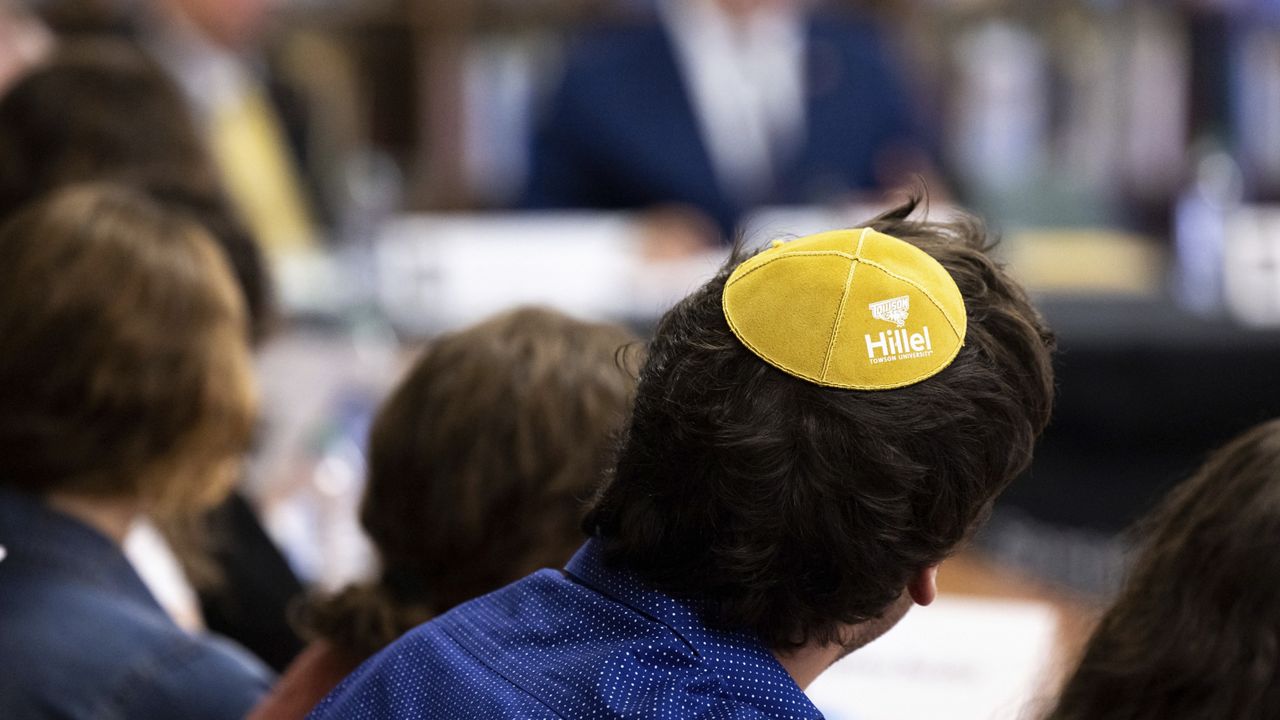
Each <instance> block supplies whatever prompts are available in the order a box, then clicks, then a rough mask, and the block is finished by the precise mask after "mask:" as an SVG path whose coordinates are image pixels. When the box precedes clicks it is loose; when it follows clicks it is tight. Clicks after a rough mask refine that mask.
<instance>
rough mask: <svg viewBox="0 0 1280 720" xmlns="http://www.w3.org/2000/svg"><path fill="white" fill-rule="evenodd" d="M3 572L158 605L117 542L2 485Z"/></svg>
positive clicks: (0, 538) (0, 565) (0, 561)
mask: <svg viewBox="0 0 1280 720" xmlns="http://www.w3.org/2000/svg"><path fill="white" fill-rule="evenodd" d="M0 546H4V549H5V553H4V558H3V559H0V572H2V571H4V570H5V569H7V567H26V568H36V569H38V570H39V571H40V572H41V573H42V574H49V575H56V576H59V577H63V578H67V579H69V580H72V581H74V582H80V583H87V584H91V585H94V586H95V587H98V588H101V589H103V590H107V591H110V592H116V593H119V594H123V595H126V596H128V597H130V598H131V599H133V600H136V601H138V602H145V603H146V604H147V605H150V606H154V607H157V608H158V607H159V605H157V604H156V601H155V598H154V597H153V596H152V595H151V592H150V591H149V590H147V587H146V585H144V584H143V582H142V580H141V579H140V578H139V577H138V574H137V572H135V571H134V569H133V566H132V565H130V564H129V561H128V559H126V558H125V555H124V552H123V551H122V550H121V549H120V547H119V546H118V545H116V543H114V542H112V541H111V540H110V539H109V538H107V537H106V536H105V535H103V534H102V533H99V532H98V531H96V530H94V529H93V528H91V527H89V526H88V525H85V524H84V523H82V522H80V521H79V520H76V519H75V518H72V517H70V516H69V515H65V514H63V513H60V512H58V511H56V510H54V509H52V508H50V507H49V506H48V505H46V504H45V503H44V502H43V501H41V500H40V499H39V498H36V497H33V496H31V495H28V494H26V493H23V492H20V491H17V490H13V489H10V488H4V487H0Z"/></svg>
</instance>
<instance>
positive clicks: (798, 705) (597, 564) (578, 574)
mask: <svg viewBox="0 0 1280 720" xmlns="http://www.w3.org/2000/svg"><path fill="white" fill-rule="evenodd" d="M565 572H567V573H568V574H569V575H570V576H571V577H572V578H573V579H575V580H577V581H578V582H580V583H582V584H583V585H586V586H587V587H590V588H591V589H593V590H595V591H596V592H599V593H601V594H603V595H607V596H609V597H611V598H613V599H614V600H616V601H617V602H620V603H622V604H624V605H626V606H628V607H630V608H631V609H633V610H635V611H637V612H639V613H642V614H644V615H646V616H648V617H650V618H652V619H653V620H655V621H657V622H659V623H662V624H663V625H666V626H667V627H669V628H671V629H672V630H673V631H674V632H675V633H676V634H677V635H678V636H679V637H680V638H681V640H683V641H684V642H685V643H686V644H688V645H689V647H690V648H691V649H692V650H693V651H694V652H695V653H697V654H698V656H699V657H701V658H702V660H703V662H706V663H707V664H708V665H710V666H711V667H712V668H714V669H715V671H716V674H717V675H719V676H720V677H721V678H722V679H723V681H724V683H725V686H726V688H727V689H728V690H729V691H730V692H731V693H733V694H734V695H735V696H736V697H737V698H738V699H739V700H740V701H742V702H748V703H750V704H752V705H754V706H755V707H757V708H759V709H760V710H762V711H765V712H767V713H770V714H771V715H774V716H785V717H808V718H818V719H821V718H822V713H821V712H819V711H818V709H817V708H816V707H814V706H813V704H812V703H811V702H810V701H809V698H808V697H807V696H806V695H805V694H804V691H803V690H801V689H800V686H799V685H796V682H795V680H794V679H793V678H792V677H791V675H790V674H788V673H787V671H786V669H785V668H783V667H782V664H781V663H779V662H778V660H777V658H775V657H774V656H773V653H771V652H769V650H768V648H766V647H765V646H764V645H763V644H762V643H761V642H760V640H759V638H757V637H756V636H755V635H754V634H753V633H750V632H747V631H744V630H737V631H734V630H721V629H717V628H713V627H710V626H708V625H707V624H706V622H705V621H704V620H703V615H704V612H703V610H702V607H701V604H700V603H699V602H697V601H695V600H687V599H681V598H675V597H672V596H670V595H667V594H665V593H662V592H659V591H657V590H654V589H652V588H650V587H648V586H647V585H646V584H645V583H644V582H643V581H642V580H641V579H640V578H639V577H637V576H636V575H635V574H634V573H632V572H630V571H628V570H626V569H624V568H617V567H610V566H608V565H606V564H605V560H604V548H603V545H602V543H601V542H600V541H599V540H596V539H591V540H588V541H587V542H586V544H584V545H583V546H582V548H581V549H579V550H578V552H577V554H575V555H574V556H573V558H572V559H571V560H570V561H569V564H568V565H566V566H565ZM726 648H728V649H731V650H732V651H733V652H732V653H724V652H722V651H723V650H725V649H726ZM728 656H738V657H741V656H745V657H749V658H751V659H752V661H753V662H752V665H753V668H752V672H741V668H740V667H733V666H731V665H728V664H725V663H724V662H723V661H722V658H724V657H728ZM733 665H738V663H733Z"/></svg>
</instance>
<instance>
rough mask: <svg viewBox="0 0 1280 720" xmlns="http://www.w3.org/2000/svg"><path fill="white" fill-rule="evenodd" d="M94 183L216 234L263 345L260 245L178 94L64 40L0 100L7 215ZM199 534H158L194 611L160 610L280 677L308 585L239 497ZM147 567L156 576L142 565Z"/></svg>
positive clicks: (133, 65) (0, 172)
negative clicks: (119, 188) (192, 595)
mask: <svg viewBox="0 0 1280 720" xmlns="http://www.w3.org/2000/svg"><path fill="white" fill-rule="evenodd" d="M95 181H111V182H116V183H122V184H127V185H129V186H132V187H136V188H139V189H141V190H144V191H146V192H147V194H148V195H149V196H150V197H151V199H152V200H154V201H156V202H158V203H160V204H161V205H163V206H165V207H166V208H169V209H172V210H174V211H176V212H181V213H183V214H186V215H188V216H190V217H191V218H193V219H194V220H196V221H197V222H198V223H199V224H201V225H202V226H203V227H204V229H205V230H207V231H209V232H210V233H211V234H212V236H213V238H214V240H215V241H217V243H218V245H219V246H220V249H221V250H222V251H223V252H224V254H225V257H226V258H227V260H228V261H229V262H230V264H231V267H232V270H233V272H234V274H235V278H236V281H237V286H238V288H239V290H240V291H241V294H242V296H243V299H244V302H245V305H246V307H247V310H248V318H249V323H248V337H249V339H250V340H251V342H252V343H253V344H255V345H256V344H257V343H259V342H261V341H262V340H264V339H265V338H266V336H267V335H268V333H269V331H270V329H271V328H272V326H273V325H274V320H275V313H274V308H273V302H272V291H271V282H270V278H269V276H268V274H267V269H266V267H265V262H264V260H263V258H262V255H261V252H260V251H259V249H258V245H257V243H256V241H255V239H254V237H253V236H252V235H251V234H250V233H249V231H248V230H247V229H246V228H245V227H244V225H243V223H241V222H240V219H239V218H238V216H237V215H236V213H235V211H234V209H233V208H232V207H231V205H230V204H229V202H228V201H227V199H226V197H225V195H224V194H223V192H222V188H221V184H220V181H219V178H218V173H217V171H216V170H215V169H214V167H213V164H212V161H211V160H210V159H209V157H208V154H207V152H206V150H205V147H204V144H203V141H202V140H201V138H200V136H199V133H198V131H197V130H196V127H195V125H194V123H193V121H192V119H191V117H190V113H189V111H188V109H187V106H186V103H185V101H184V100H183V97H182V95H181V92H180V91H179V90H178V88H177V87H176V86H175V85H174V84H173V83H172V82H171V81H170V80H169V78H168V77H166V76H165V75H164V73H163V72H162V71H161V70H160V69H159V67H157V66H156V64H155V62H154V61H152V60H151V59H150V58H149V57H147V56H146V55H145V54H144V53H143V52H142V51H141V50H139V49H138V48H136V47H135V46H133V45H131V44H129V43H127V42H124V41H120V40H91V41H86V40H80V41H71V42H66V43H63V44H61V45H60V46H59V48H58V49H57V50H56V51H55V52H54V54H53V55H52V56H51V57H50V58H48V60H47V61H46V62H44V63H42V64H40V65H38V66H36V67H35V68H34V69H32V70H31V71H30V72H28V73H27V74H26V75H25V76H24V77H23V78H22V79H21V81H19V82H18V83H17V84H16V85H15V86H14V87H13V88H12V90H11V91H10V92H9V93H8V94H6V95H4V96H3V97H0V217H3V216H5V215H8V214H10V213H12V212H14V211H15V210H16V209H17V208H20V207H22V206H23V205H25V204H26V203H29V202H31V201H33V200H34V199H35V198H38V197H41V196H43V195H45V194H46V193H48V192H50V191H52V190H54V189H57V188H59V187H63V186H66V185H69V184H74V183H81V182H95ZM204 526H205V527H203V528H201V533H200V537H198V538H196V537H192V533H191V532H189V529H190V525H189V524H187V523H182V524H177V525H173V526H170V527H166V528H163V530H164V531H165V535H166V539H168V541H169V542H170V544H172V545H175V546H176V547H175V550H176V551H177V554H178V556H179V560H181V561H183V564H184V566H185V567H184V569H185V570H186V575H187V578H188V579H189V580H191V581H192V584H193V585H194V586H195V588H194V589H195V591H196V593H197V599H198V607H194V608H187V607H181V604H182V603H181V602H176V603H175V602H170V601H169V596H168V595H166V594H164V593H161V594H160V597H161V600H162V602H165V604H166V607H168V608H170V609H172V610H174V611H175V614H176V615H179V616H182V617H190V616H194V617H195V618H196V620H194V621H188V622H194V623H195V624H200V623H201V622H202V623H203V624H204V625H205V626H207V627H209V628H210V629H212V630H215V631H217V632H220V633H222V634H225V635H228V636H230V637H232V638H234V639H236V640H237V641H239V642H241V643H242V644H244V645H245V646H247V647H248V648H250V649H251V650H252V651H253V652H254V653H256V654H257V655H258V656H259V657H261V658H262V659H263V660H265V661H267V663H268V664H270V665H271V666H272V667H275V668H277V669H283V668H284V667H285V666H286V665H287V664H288V663H289V661H290V660H292V659H293V657H294V656H295V655H296V654H297V653H298V652H299V651H300V650H301V649H302V642H301V640H300V639H299V638H298V637H297V635H296V634H295V633H294V632H293V631H292V630H291V628H290V627H289V624H288V623H287V621H286V620H285V607H286V605H287V604H288V603H289V602H290V601H291V600H292V599H293V598H294V597H296V596H297V595H299V594H301V591H302V587H301V584H300V583H299V582H298V580H297V579H296V577H295V576H294V575H293V573H292V571H291V570H290V568H289V566H288V565H287V564H286V562H285V560H284V557H283V556H282V555H281V553H280V552H279V550H278V549H277V548H276V547H275V546H274V544H273V543H272V542H271V541H270V539H269V538H268V537H267V535H266V534H265V533H264V531H263V530H262V528H261V526H260V524H259V523H258V521H257V518H256V515H255V514H254V511H253V510H252V508H251V507H250V506H249V504H248V503H247V501H246V500H245V499H244V498H243V497H242V496H241V495H239V494H238V493H236V494H233V495H232V496H231V497H230V498H229V499H228V500H227V502H226V503H224V504H223V505H221V506H219V507H218V508H217V509H216V510H215V511H214V512H213V513H212V514H211V515H210V516H209V517H208V518H206V522H205V523H204ZM202 545H207V546H208V547H202ZM129 547H130V549H133V547H134V546H133V545H132V544H131V545H130V546H129ZM135 559H138V558H135ZM208 560H212V561H213V562H214V565H213V566H211V565H209V563H208V562H207V561H208ZM140 569H141V570H142V571H143V576H144V578H145V579H147V580H148V581H150V580H152V579H153V576H152V575H151V574H150V572H149V566H148V565H147V563H145V562H141V563H140ZM153 587H156V589H157V591H159V589H160V588H159V587H158V586H157V584H155V583H153ZM188 592H189V591H188ZM179 594H181V595H185V594H186V593H183V592H180V593H179Z"/></svg>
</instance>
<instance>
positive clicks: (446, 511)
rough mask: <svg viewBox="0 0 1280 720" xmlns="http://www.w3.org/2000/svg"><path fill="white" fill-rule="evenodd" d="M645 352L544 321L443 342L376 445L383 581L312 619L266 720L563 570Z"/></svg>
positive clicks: (372, 508)
mask: <svg viewBox="0 0 1280 720" xmlns="http://www.w3.org/2000/svg"><path fill="white" fill-rule="evenodd" d="M633 341H634V338H633V337H631V336H630V335H629V334H628V333H627V332H626V331H625V330H623V329H621V328H619V327H616V326H612V325H599V324H593V323H587V322H582V321H579V320H574V319H572V318H569V317H566V316H564V315H561V314H560V313H557V312H554V311H550V310H540V309H521V310H515V311H512V312H508V313H505V314H503V315H499V316H497V317H495V318H493V319H491V320H488V321H486V322H483V323H481V324H479V325H476V326H474V327H472V328H469V329H467V330H463V331H461V332H457V333H454V334H450V335H446V336H443V337H441V338H439V339H437V340H436V341H434V342H433V343H432V344H431V345H430V347H428V348H427V350H426V352H425V353H424V354H423V355H422V357H421V358H419V360H418V362H417V364H416V365H415V366H414V367H413V369H412V370H411V371H410V373H409V375H408V377H407V378H406V379H405V380H404V381H403V382H402V383H401V384H400V386H399V388H398V389H397V390H396V391H395V393H394V394H393V395H392V396H391V398H390V399H389V400H388V401H387V403H386V404H385V405H384V406H383V408H382V410H381V412H380V413H379V414H378V418H377V421H376V422H375V424H374V427H373V432H372V436H371V438H370V448H369V478H368V486H367V488H366V490H365V496H364V503H363V507H362V508H361V513H360V518H361V522H362V524H363V525H364V528H365V530H366V531H367V532H368V533H369V537H370V538H371V539H372V540H373V542H374V544H375V545H376V546H377V548H378V553H379V555H380V557H381V559H382V565H381V573H380V575H379V577H378V579H377V580H375V581H373V582H369V583H366V584H363V585H354V586H351V587H349V588H347V589H346V590H343V591H341V592H339V593H338V594H337V595H335V596H333V597H329V598H324V599H320V600H318V601H316V602H315V603H313V604H311V605H310V606H309V607H308V608H305V610H304V613H303V620H304V624H305V625H306V626H307V627H308V628H309V629H310V631H311V633H312V634H313V635H314V636H315V641H314V642H313V643H312V644H311V646H310V647H309V648H308V649H307V650H306V652H304V653H303V654H302V656H301V657H299V658H298V660H297V661H296V662H295V663H294V664H293V666H292V667H291V668H290V669H289V670H288V672H286V673H285V676H284V677H283V678H282V679H281V681H280V684H279V686H278V687H277V688H276V690H275V692H274V693H273V694H272V695H271V697H270V698H269V699H268V700H267V701H266V702H265V703H264V704H263V705H262V706H261V707H259V708H258V709H257V711H256V712H255V713H254V715H253V717H255V718H262V719H263V720H268V719H270V720H284V719H288V718H302V717H304V716H305V715H306V714H307V712H308V711H310V710H311V708H312V707H314V706H315V704H316V703H317V702H319V701H320V699H321V698H323V697H324V696H325V694H326V693H328V692H329V691H330V690H332V689H333V687H334V686H335V685H337V684H338V682H339V681H340V680H341V679H342V678H343V677H345V676H346V675H348V674H349V673H350V672H351V671H353V670H355V669H356V667H357V666H358V665H359V664H360V663H361V662H363V661H364V660H365V658H367V657H369V656H371V655H373V654H374V653H376V652H378V651H379V650H381V649H382V648H383V647H385V646H386V645H389V644H390V643H391V642H392V641H393V640H395V639H396V638H398V637H400V636H401V635H402V634H404V633H406V632H408V631H409V630H411V629H413V628H414V627H416V626H418V625H420V624H422V623H423V622H426V621H427V620H429V619H431V618H432V617H435V616H436V615H440V614H442V613H444V612H446V611H447V610H449V609H450V608H452V607H453V606H455V605H457V604H459V603H461V602H464V601H466V600H470V599H471V598H474V597H478V596H480V595H483V594H485V593H487V592H490V591H492V590H496V589H497V588H499V587H501V586H503V585H506V584H507V583H509V582H512V581H514V580H517V579H519V578H521V577H523V576H525V575H527V574H529V573H531V572H533V571H535V570H538V569H539V568H543V567H559V566H561V565H563V564H564V563H565V562H566V561H567V560H568V559H569V557H570V556H571V555H572V554H573V551H574V550H575V549H576V548H577V547H578V545H579V544H581V542H582V531H581V530H580V529H579V523H580V511H581V509H582V506H583V503H584V501H585V500H586V499H587V498H589V497H590V496H591V494H592V492H593V491H594V489H595V487H596V485H597V484H598V483H599V482H600V480H601V478H602V476H603V473H604V470H605V468H606V466H607V465H608V462H609V457H610V455H611V452H610V451H611V449H612V443H613V439H614V435H615V434H616V433H617V432H618V430H619V429H620V427H621V425H622V421H623V418H624V417H625V415H626V412H627V404H628V400H629V398H630V395H631V391H632V388H633V384H634V379H633V378H634V375H633V373H634V370H635V368H634V367H628V366H627V363H626V362H625V361H626V360H627V359H628V358H630V357H631V353H630V349H631V348H633V347H634V346H632V345H631V343H632V342H633Z"/></svg>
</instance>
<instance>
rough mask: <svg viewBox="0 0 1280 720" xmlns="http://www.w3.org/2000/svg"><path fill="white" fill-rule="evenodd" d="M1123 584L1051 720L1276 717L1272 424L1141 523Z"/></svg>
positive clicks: (1277, 529) (1279, 645) (1278, 440)
mask: <svg viewBox="0 0 1280 720" xmlns="http://www.w3.org/2000/svg"><path fill="white" fill-rule="evenodd" d="M1135 531H1136V533H1137V535H1138V537H1139V538H1140V541H1139V550H1138V552H1137V554H1136V557H1135V559H1134V563H1133V570H1132V571H1131V573H1130V577H1129V579H1128V581H1127V582H1126V584H1125V587H1124V589H1123V590H1122V591H1121V593H1120V596H1119V598H1118V599H1117V601H1116V603H1115V604H1114V605H1113V606H1112V607H1111V609H1110V610H1108V611H1107V612H1106V614H1105V615H1104V616H1103V618H1102V621H1101V622H1100V624H1099V626H1098V629H1097V630H1096V631H1095V632H1094V634H1093V637H1092V638H1091V639H1090V640H1089V644H1088V645H1087V647H1086V649H1085V653H1084V656H1083V659H1082V660H1081V662H1080V665H1079V667H1078V668H1077V669H1076V670H1075V672H1074V673H1073V674H1072V676H1071V678H1070V679H1069V680H1068V681H1067V684H1066V686H1065V688H1064V689H1063V691H1062V694H1061V696H1060V697H1059V699H1058V703H1057V706H1056V707H1055V708H1054V710H1053V711H1052V712H1050V713H1049V715H1048V717H1049V718H1050V720H1086V719H1087V720H1165V719H1166V718H1178V720H1218V719H1219V718H1231V720H1264V719H1269V718H1276V717H1280V420H1272V421H1270V422H1267V423H1264V424H1262V425H1259V426H1258V427H1255V428H1253V429H1252V430H1250V431H1248V432H1247V433H1245V434H1244V435H1241V436H1240V437H1238V438H1236V439H1235V440H1233V441H1232V442H1230V443H1228V444H1227V445H1226V447H1224V448H1222V449H1221V450H1219V451H1218V452H1216V453H1214V455H1213V456H1212V457H1211V458H1210V459H1209V461H1208V462H1207V463H1205V465H1204V467H1202V468H1200V470H1199V471H1198V472H1197V473H1196V474H1195V475H1194V476H1193V477H1192V478H1191V479H1190V480H1187V481H1186V482H1185V483H1183V484H1181V485H1179V486H1178V487H1177V488H1175V489H1174V490H1173V492H1171V493H1170V494H1169V496H1168V497H1167V498H1165V500H1164V501H1163V502H1162V504H1161V505H1160V506H1159V507H1158V508H1157V509H1156V510H1155V511H1153V512H1152V513H1151V514H1150V515H1148V516H1147V517H1146V518H1144V519H1143V520H1142V521H1140V522H1139V523H1138V525H1137V526H1136V528H1135Z"/></svg>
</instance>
